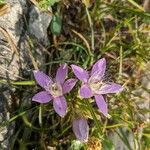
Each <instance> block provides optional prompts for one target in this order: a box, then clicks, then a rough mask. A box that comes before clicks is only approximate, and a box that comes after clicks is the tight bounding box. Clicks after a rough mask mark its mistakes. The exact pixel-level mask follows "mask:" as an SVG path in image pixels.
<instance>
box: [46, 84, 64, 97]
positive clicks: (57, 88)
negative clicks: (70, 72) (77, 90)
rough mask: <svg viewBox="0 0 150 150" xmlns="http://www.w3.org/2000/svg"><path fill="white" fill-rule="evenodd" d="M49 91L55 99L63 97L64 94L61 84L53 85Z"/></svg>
mask: <svg viewBox="0 0 150 150" xmlns="http://www.w3.org/2000/svg"><path fill="white" fill-rule="evenodd" d="M49 90H50V93H51V95H52V96H54V97H58V96H61V95H62V94H63V93H62V87H61V85H60V84H59V83H53V84H51V85H50V87H49Z"/></svg>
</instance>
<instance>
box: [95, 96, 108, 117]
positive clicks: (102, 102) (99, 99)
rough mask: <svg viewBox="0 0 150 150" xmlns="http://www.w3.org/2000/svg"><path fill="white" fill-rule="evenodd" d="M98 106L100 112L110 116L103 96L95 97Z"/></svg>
mask: <svg viewBox="0 0 150 150" xmlns="http://www.w3.org/2000/svg"><path fill="white" fill-rule="evenodd" d="M95 100H96V104H97V106H98V108H99V110H100V111H101V112H102V113H103V114H104V115H105V116H107V115H108V108H107V103H106V102H105V100H104V98H103V96H102V95H95Z"/></svg>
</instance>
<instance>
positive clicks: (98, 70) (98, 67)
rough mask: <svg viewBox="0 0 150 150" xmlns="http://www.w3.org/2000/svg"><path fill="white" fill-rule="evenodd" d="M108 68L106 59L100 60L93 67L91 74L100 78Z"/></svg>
mask: <svg viewBox="0 0 150 150" xmlns="http://www.w3.org/2000/svg"><path fill="white" fill-rule="evenodd" d="M105 70H106V60H105V58H102V59H100V60H98V61H97V62H96V63H95V64H94V65H93V67H92V71H91V76H97V77H98V78H99V80H100V79H101V78H102V77H103V76H104V74H105Z"/></svg>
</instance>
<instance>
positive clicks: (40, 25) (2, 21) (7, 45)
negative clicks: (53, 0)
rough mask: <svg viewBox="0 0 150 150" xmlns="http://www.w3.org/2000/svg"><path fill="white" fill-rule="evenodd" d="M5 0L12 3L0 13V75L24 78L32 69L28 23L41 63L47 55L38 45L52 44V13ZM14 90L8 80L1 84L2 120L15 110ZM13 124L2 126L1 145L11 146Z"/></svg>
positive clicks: (0, 119)
mask: <svg viewBox="0 0 150 150" xmlns="http://www.w3.org/2000/svg"><path fill="white" fill-rule="evenodd" d="M6 2H8V3H9V4H10V11H9V12H8V13H7V14H5V15H4V16H1V17H0V27H1V30H0V70H1V71H0V79H5V80H7V81H9V80H18V79H19V78H21V79H22V80H23V78H22V77H21V76H22V75H25V74H27V76H30V74H31V72H30V70H31V69H33V65H32V61H31V58H30V56H29V51H28V49H29V41H28V38H27V35H29V34H28V31H26V26H28V27H29V31H30V34H31V35H32V36H33V37H32V39H33V44H34V49H32V50H31V52H32V53H33V54H34V57H35V61H36V62H37V63H38V64H42V63H43V62H44V58H41V56H43V54H44V51H42V48H39V43H41V45H43V46H48V44H49V41H48V37H47V28H48V26H49V23H50V21H51V16H49V15H47V14H46V13H44V12H40V10H39V9H38V8H36V7H35V6H30V5H29V4H28V3H27V1H26V0H6ZM25 18H26V19H28V20H27V22H25ZM3 32H5V33H6V34H4V33H3ZM7 36H9V37H10V39H11V42H12V43H14V44H13V46H14V45H15V46H16V49H14V48H13V47H12V45H11V44H12V43H11V42H10V41H9V40H8V37H7ZM18 54H19V55H18ZM36 59H37V60H36ZM23 70H25V72H23ZM20 71H21V74H20ZM14 92H15V89H14V88H12V87H11V86H9V84H8V83H6V85H1V84H0V124H2V123H4V122H5V121H7V120H9V119H10V118H11V117H12V112H13V110H14V108H12V107H13V105H12V101H13V98H12V93H14ZM24 95H26V94H24ZM25 100H26V99H25V98H24V104H23V105H25ZM27 101H28V100H27ZM14 127H15V124H12V123H11V125H8V126H5V127H3V128H0V149H4V150H7V149H9V144H10V142H9V140H10V137H11V135H12V134H13V131H14Z"/></svg>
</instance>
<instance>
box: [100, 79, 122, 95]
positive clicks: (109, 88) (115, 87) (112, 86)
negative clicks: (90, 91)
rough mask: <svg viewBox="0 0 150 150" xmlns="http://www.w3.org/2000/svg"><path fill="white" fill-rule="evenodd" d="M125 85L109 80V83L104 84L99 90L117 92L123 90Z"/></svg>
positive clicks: (102, 92)
mask: <svg viewBox="0 0 150 150" xmlns="http://www.w3.org/2000/svg"><path fill="white" fill-rule="evenodd" d="M122 90H123V87H122V86H121V85H119V84H116V83H112V82H109V83H108V84H104V85H103V86H102V87H101V88H100V89H99V91H98V94H107V93H117V92H121V91H122Z"/></svg>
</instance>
